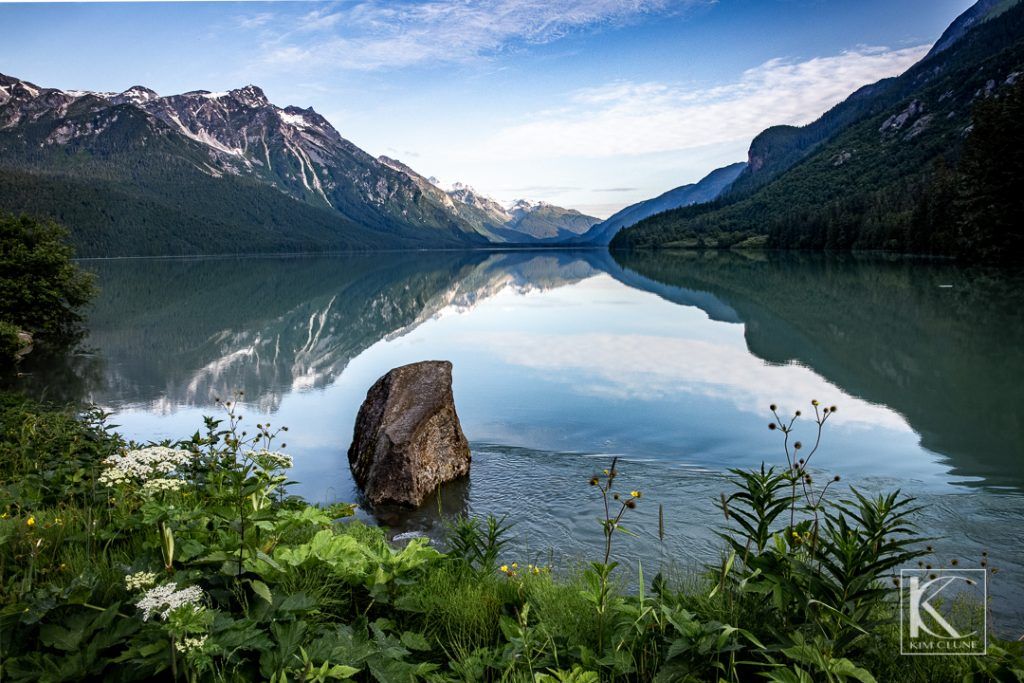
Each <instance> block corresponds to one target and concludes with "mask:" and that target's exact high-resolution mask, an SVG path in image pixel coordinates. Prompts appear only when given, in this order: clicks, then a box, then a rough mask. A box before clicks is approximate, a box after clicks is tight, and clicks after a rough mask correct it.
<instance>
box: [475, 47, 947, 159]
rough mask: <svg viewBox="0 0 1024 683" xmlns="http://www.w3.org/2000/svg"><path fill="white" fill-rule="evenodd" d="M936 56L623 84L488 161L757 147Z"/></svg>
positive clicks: (518, 138) (587, 97) (575, 97)
mask: <svg viewBox="0 0 1024 683" xmlns="http://www.w3.org/2000/svg"><path fill="white" fill-rule="evenodd" d="M928 47H929V46H927V45H920V46H916V47H910V48H903V49H887V48H880V47H860V48H858V49H856V50H851V51H847V52H843V53H841V54H838V55H834V56H830V57H816V58H814V59H809V60H805V61H791V60H785V59H772V60H770V61H767V62H765V63H763V64H761V65H760V66H758V67H756V68H753V69H749V70H747V71H745V72H744V73H743V74H742V76H741V77H740V78H739V79H737V80H736V82H734V83H729V84H725V85H719V86H715V87H710V88H691V87H685V86H681V85H677V84H669V83H657V82H654V83H636V82H628V81H622V82H614V83H609V84H606V85H604V86H601V87H596V88H587V89H582V90H577V91H574V92H572V93H570V94H568V96H567V98H566V102H565V104H564V106H562V107H560V108H557V109H551V110H548V111H545V112H541V113H539V114H537V115H536V116H535V117H534V119H533V120H530V121H527V122H524V123H521V124H516V125H513V126H510V127H507V128H505V129H503V130H501V131H499V132H498V133H497V134H496V135H495V136H494V137H493V138H492V139H491V140H490V142H489V144H487V145H486V146H485V147H484V148H483V149H481V150H480V151H481V153H482V154H487V155H495V156H498V157H501V158H506V159H526V158H556V157H610V156H617V155H638V154H651V153H658V152H673V151H681V150H687V149H695V148H698V147H704V146H708V145H715V144H722V143H727V142H730V141H736V140H749V139H751V138H752V137H753V136H754V135H756V134H757V133H759V132H760V131H762V130H764V129H765V128H767V127H768V126H771V125H776V124H792V125H801V124H806V123H809V122H810V121H813V120H814V119H816V118H817V117H818V116H820V115H821V114H822V113H824V112H825V111H826V110H828V109H829V108H830V107H832V106H833V105H835V104H837V103H839V102H841V101H842V100H843V99H845V98H846V97H847V96H848V95H849V94H850V93H851V92H853V91H854V90H856V89H857V88H859V87H861V86H863V85H867V84H869V83H872V82H874V81H877V80H879V79H881V78H885V77H887V76H893V75H896V74H899V73H901V72H903V71H904V70H906V69H907V68H908V67H909V66H911V65H912V64H913V63H914V62H916V61H918V60H919V59H921V57H923V56H924V54H925V53H926V52H927V51H928Z"/></svg>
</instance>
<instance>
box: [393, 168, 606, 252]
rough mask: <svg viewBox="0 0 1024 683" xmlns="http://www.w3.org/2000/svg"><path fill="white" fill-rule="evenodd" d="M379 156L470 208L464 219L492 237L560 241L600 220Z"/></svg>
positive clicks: (507, 240)
mask: <svg viewBox="0 0 1024 683" xmlns="http://www.w3.org/2000/svg"><path fill="white" fill-rule="evenodd" d="M380 160H381V161H382V162H383V163H387V164H389V165H392V167H393V168H396V169H404V170H405V172H407V173H410V174H411V175H412V176H413V177H414V178H415V179H416V180H417V182H420V183H427V184H429V185H431V186H433V187H434V188H436V189H438V190H440V191H442V192H444V193H445V194H446V195H447V196H448V197H449V198H451V199H452V200H454V201H455V202H456V203H457V204H458V205H460V206H461V207H463V209H462V210H463V211H465V210H466V209H469V210H471V212H472V217H468V216H467V219H468V220H470V221H471V222H473V223H474V225H478V226H480V227H478V228H477V229H478V230H479V231H481V232H485V233H487V234H488V235H489V236H490V237H491V239H492V240H494V241H499V242H524V243H533V242H540V241H562V240H566V239H570V238H573V237H576V236H578V235H581V234H583V233H585V232H586V231H587V230H588V229H589V228H590V227H591V226H592V225H594V224H595V223H598V222H599V219H597V218H594V217H593V216H587V215H584V214H582V213H580V212H579V211H576V210H574V209H563V208H562V207H559V206H555V205H553V204H549V203H547V202H534V201H530V200H527V199H516V200H514V201H512V202H511V203H509V204H508V205H504V204H502V203H501V202H499V201H498V200H497V199H494V198H493V197H489V196H487V195H485V194H483V193H481V192H478V191H477V190H475V189H474V188H473V187H472V186H470V185H467V184H465V183H461V182H454V183H444V182H442V181H441V180H439V179H437V178H435V177H430V178H424V177H423V176H421V175H419V174H417V173H416V172H415V171H412V169H410V168H409V167H408V166H406V165H405V164H403V163H402V162H400V161H397V160H395V159H389V158H387V157H380Z"/></svg>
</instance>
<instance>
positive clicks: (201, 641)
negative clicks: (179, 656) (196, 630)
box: [174, 635, 206, 652]
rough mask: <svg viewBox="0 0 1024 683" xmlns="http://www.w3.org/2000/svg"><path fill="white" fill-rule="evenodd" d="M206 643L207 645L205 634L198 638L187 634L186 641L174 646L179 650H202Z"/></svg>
mask: <svg viewBox="0 0 1024 683" xmlns="http://www.w3.org/2000/svg"><path fill="white" fill-rule="evenodd" d="M204 645H206V636H205V635H204V636H200V637H198V638H192V637H190V636H186V637H185V640H184V641H182V642H179V643H175V644H174V647H176V648H177V649H178V652H191V651H192V650H202V649H203V646H204Z"/></svg>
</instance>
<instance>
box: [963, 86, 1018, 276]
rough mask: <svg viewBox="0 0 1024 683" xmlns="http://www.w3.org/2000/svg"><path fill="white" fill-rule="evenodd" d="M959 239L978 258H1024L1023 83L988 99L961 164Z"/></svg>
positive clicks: (977, 112) (978, 111)
mask: <svg viewBox="0 0 1024 683" xmlns="http://www.w3.org/2000/svg"><path fill="white" fill-rule="evenodd" d="M959 170H960V183H959V206H958V211H957V213H958V214H959V216H958V218H959V224H960V225H959V227H960V239H961V240H962V242H963V246H964V248H965V249H969V250H970V251H971V252H972V253H974V254H976V255H977V256H979V257H998V258H1000V259H1006V260H1012V259H1019V258H1020V257H1021V256H1022V255H1024V83H1018V84H1017V85H1015V86H1014V87H1013V88H1012V89H1010V90H1009V91H1008V92H1006V93H1005V94H1004V95H1002V96H1001V97H997V98H992V99H989V100H986V101H984V102H982V103H981V104H979V105H978V107H977V108H976V109H975V112H974V129H973V130H972V131H971V136H970V138H969V139H968V140H967V143H966V144H965V145H964V152H963V158H962V159H961V161H960V169H959Z"/></svg>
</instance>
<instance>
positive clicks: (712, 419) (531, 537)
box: [83, 251, 1024, 636]
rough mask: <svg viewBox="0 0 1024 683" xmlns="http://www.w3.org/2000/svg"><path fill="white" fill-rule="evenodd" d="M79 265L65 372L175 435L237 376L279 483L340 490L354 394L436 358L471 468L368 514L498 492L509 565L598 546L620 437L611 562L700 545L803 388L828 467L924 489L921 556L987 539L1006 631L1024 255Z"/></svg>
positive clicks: (963, 551)
mask: <svg viewBox="0 0 1024 683" xmlns="http://www.w3.org/2000/svg"><path fill="white" fill-rule="evenodd" d="M85 263H86V265H87V267H88V268H90V269H92V270H94V271H95V272H96V273H98V275H99V281H100V285H101V287H102V295H101V296H100V298H99V301H98V302H97V303H96V305H95V306H94V307H93V309H92V312H91V317H90V323H89V324H90V327H91V330H92V334H91V338H90V341H89V344H90V345H91V346H92V347H93V348H94V349H95V353H94V354H93V355H92V357H90V358H88V359H86V363H85V364H84V369H85V372H86V376H87V379H86V380H85V384H84V386H83V391H84V392H85V393H86V394H87V395H88V396H90V397H91V398H92V400H94V401H95V402H97V403H98V404H100V405H102V406H104V407H106V408H108V409H110V410H112V411H114V412H115V413H116V415H115V418H114V419H113V422H114V423H116V424H118V425H120V430H121V431H122V432H123V433H124V434H126V435H127V436H129V437H133V438H137V439H140V440H150V439H162V438H167V437H170V438H179V437H184V436H187V435H189V434H191V433H193V432H195V431H196V429H198V428H200V426H201V424H202V416H203V415H210V414H215V413H216V412H217V409H216V407H215V404H214V398H215V397H229V396H230V395H231V393H232V391H234V390H244V392H245V405H244V412H245V413H246V415H247V417H246V420H248V421H251V422H252V423H256V422H260V421H266V420H269V421H270V422H271V423H272V424H274V425H287V426H288V427H289V428H290V432H289V433H288V435H287V436H288V438H287V443H288V448H287V449H286V450H287V451H288V452H290V453H291V454H292V455H294V456H295V468H294V471H293V478H294V479H295V480H296V481H297V482H298V484H297V486H296V490H297V492H298V493H301V494H303V495H304V496H306V497H307V498H309V499H312V500H317V501H339V500H341V501H357V500H358V493H357V491H356V490H355V488H354V486H353V483H352V479H351V477H350V475H349V470H348V461H347V456H346V451H347V448H348V445H349V442H350V440H351V436H352V427H353V422H354V419H355V415H356V411H357V410H358V408H359V405H360V403H361V401H362V399H363V397H364V396H365V394H366V390H367V389H368V388H369V386H370V385H371V384H372V383H373V382H374V381H375V380H376V379H377V378H378V377H379V376H380V375H382V374H383V373H385V372H386V371H387V370H389V369H390V368H392V367H395V366H397V365H402V364H405V363H410V362H414V361H418V360H425V359H448V360H451V361H452V362H453V363H454V368H455V369H454V383H455V387H454V389H455V399H456V404H457V408H458V411H459V415H460V417H461V419H462V424H463V428H464V430H465V432H466V435H467V437H468V438H469V439H470V441H471V443H472V446H473V457H474V461H473V470H472V474H471V476H470V478H469V480H468V481H467V482H464V483H459V484H455V485H449V486H447V487H446V488H445V489H444V490H443V491H442V493H441V494H440V496H439V498H435V499H433V500H431V501H430V502H429V503H428V504H427V505H426V506H425V507H424V508H422V509H421V510H420V511H418V512H416V513H413V514H405V515H401V514H394V513H382V514H381V517H382V518H383V521H385V522H386V523H388V524H390V525H392V527H393V528H394V529H395V532H396V533H397V532H404V531H422V532H426V533H428V534H431V535H437V534H438V533H439V522H438V519H439V510H440V511H442V513H443V514H454V513H456V512H460V511H468V512H472V513H475V514H485V513H494V514H497V515H505V514H507V515H509V516H510V517H509V518H510V519H511V520H514V521H515V527H514V529H515V534H516V542H515V547H514V549H513V550H512V551H510V553H509V557H508V558H507V560H508V561H512V560H518V561H519V562H520V563H521V564H522V563H525V562H536V561H540V562H543V563H554V564H556V565H559V566H564V565H565V564H567V563H571V562H573V561H575V560H577V559H580V558H589V557H594V556H595V555H596V552H597V548H598V545H599V543H600V536H601V533H600V529H599V527H598V525H597V523H596V521H595V518H596V516H597V515H598V501H597V499H596V493H595V491H594V490H593V489H591V488H590V487H589V486H588V485H587V479H588V478H589V477H590V476H591V475H592V474H593V473H595V472H597V471H598V470H599V469H600V468H602V467H605V466H607V464H608V463H609V462H610V460H611V458H612V457H613V456H619V458H620V459H621V460H622V461H623V462H622V464H621V466H620V471H621V477H620V483H621V486H622V487H623V488H624V489H626V490H628V489H630V488H637V489H640V490H641V491H643V494H644V499H643V501H642V502H641V504H640V506H639V507H638V509H637V510H636V511H634V512H631V513H630V516H631V517H632V519H631V520H630V524H629V526H630V528H631V529H632V530H634V531H636V532H637V534H638V536H637V537H636V538H629V539H624V541H623V542H622V543H621V545H619V547H618V548H619V551H620V553H619V559H623V560H626V561H627V562H629V563H632V565H633V570H634V571H635V569H636V560H637V559H642V560H643V568H644V572H645V575H652V574H653V573H654V571H656V570H657V568H659V567H660V566H668V565H674V566H676V567H682V568H684V569H685V568H690V569H696V568H699V567H700V566H701V564H702V563H704V562H707V561H711V560H714V559H716V558H717V557H718V555H719V553H720V548H721V544H720V543H719V541H718V540H717V539H716V536H715V535H714V531H715V530H716V529H717V528H720V526H721V525H722V523H723V518H722V515H721V513H720V512H719V511H717V510H716V508H715V507H714V501H715V500H716V499H717V497H718V495H719V494H720V493H721V492H723V491H726V492H727V491H728V490H729V489H728V487H727V484H726V482H724V480H723V476H724V475H725V474H726V470H727V468H730V467H755V466H757V465H759V464H760V463H761V462H762V461H765V462H767V463H769V464H776V465H778V464H780V463H781V464H783V465H784V463H785V456H784V453H783V450H782V443H781V439H780V435H779V433H778V432H770V431H769V430H768V427H767V425H768V422H769V421H770V415H769V412H768V406H769V404H771V403H777V404H778V405H779V407H780V410H781V411H784V412H786V413H792V411H794V410H796V409H802V410H803V411H804V413H805V415H806V414H807V413H808V412H809V410H810V401H811V399H819V400H820V401H821V402H822V403H823V404H824V405H831V404H835V405H837V406H838V408H839V410H838V412H837V414H836V415H835V418H834V419H830V421H829V423H828V424H827V426H826V432H825V435H824V439H823V445H822V449H821V451H820V452H819V453H818V455H816V456H815V459H814V464H815V467H814V468H812V469H815V470H817V472H819V473H820V475H821V476H820V477H819V480H824V479H825V478H826V477H831V476H832V475H835V474H839V475H841V476H842V478H843V483H842V484H841V488H840V492H842V491H846V490H847V489H846V486H847V485H848V484H852V485H854V486H857V487H860V488H863V489H865V490H868V491H883V490H888V489H894V488H901V489H902V490H903V491H904V492H906V493H908V494H912V495H914V496H917V497H918V498H919V499H920V502H922V503H923V504H924V505H925V506H926V508H925V510H924V511H923V512H922V513H921V514H920V515H919V517H918V519H917V522H918V524H919V526H920V527H921V528H922V529H924V531H925V532H926V533H927V534H929V535H931V536H934V537H935V540H934V542H933V543H934V546H935V556H934V557H932V558H929V559H928V561H929V562H931V563H933V564H935V565H936V566H943V565H946V566H948V565H949V562H950V561H951V560H953V559H957V560H959V562H960V563H961V565H962V566H978V564H979V562H980V560H981V557H982V552H988V556H989V564H990V566H992V567H996V568H998V570H999V572H998V573H997V574H995V575H992V576H990V584H989V590H990V595H992V596H993V601H992V607H993V612H994V618H995V619H996V624H995V625H996V628H997V629H998V630H999V631H1000V632H1001V633H1004V634H1005V635H1011V634H1013V635H1014V636H1016V635H1019V634H1020V633H1022V632H1024V542H1022V541H1024V532H1022V526H1024V408H1022V406H1024V314H1022V311H1024V276H1022V274H1021V273H1019V272H1006V271H994V270H978V269H962V268H959V267H956V266H953V265H950V264H945V263H941V264H937V263H930V262H921V261H906V260H886V259H881V258H868V257H853V256H836V257H827V256H820V255H775V254H751V255H740V254H732V253H678V254H654V255H651V254H647V255H615V256H612V255H609V254H607V253H605V252H598V251H581V252H470V253H434V252H423V253H387V254H374V255H347V256H318V257H294V258H285V257H265V258H238V259H199V260H124V261H88V262H85ZM812 426H813V423H812V422H811V421H810V420H807V419H804V421H803V422H798V423H797V427H798V436H797V438H801V437H802V438H803V439H804V440H805V441H806V440H808V438H810V437H811V435H812V430H811V427H812ZM801 427H802V429H801ZM659 504H662V505H664V513H665V526H666V537H665V539H664V542H661V541H659V538H658V505H659Z"/></svg>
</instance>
